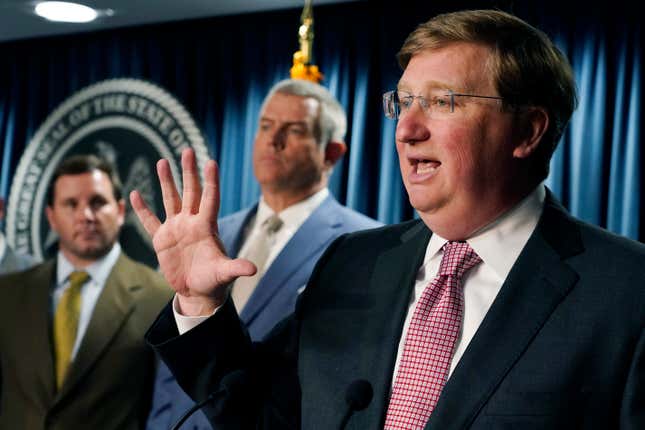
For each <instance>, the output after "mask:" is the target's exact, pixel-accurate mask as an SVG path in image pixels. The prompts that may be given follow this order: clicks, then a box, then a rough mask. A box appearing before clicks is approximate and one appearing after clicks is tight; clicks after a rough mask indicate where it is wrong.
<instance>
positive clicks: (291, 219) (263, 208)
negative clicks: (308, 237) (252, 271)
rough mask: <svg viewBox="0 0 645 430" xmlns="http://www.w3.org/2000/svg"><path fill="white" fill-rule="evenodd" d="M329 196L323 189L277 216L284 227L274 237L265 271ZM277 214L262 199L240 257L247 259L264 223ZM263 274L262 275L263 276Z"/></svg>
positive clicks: (250, 225) (245, 236)
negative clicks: (251, 245)
mask: <svg viewBox="0 0 645 430" xmlns="http://www.w3.org/2000/svg"><path fill="white" fill-rule="evenodd" d="M327 196H329V190H328V189H327V188H323V189H322V190H320V191H318V192H317V193H315V194H313V195H311V196H310V197H307V198H306V199H304V200H302V201H300V202H298V203H296V204H295V205H291V206H289V207H288V208H286V209H284V210H283V211H281V212H280V213H278V214H277V215H278V216H279V217H280V219H281V220H282V223H283V224H282V227H280V230H278V231H277V232H276V233H275V234H274V235H273V236H272V237H273V242H272V243H271V247H270V251H269V256H268V257H267V260H266V262H265V263H264V270H263V272H264V271H266V269H268V268H269V267H270V266H271V263H273V260H275V258H276V257H277V256H278V254H280V252H281V251H282V249H283V248H284V247H285V246H286V245H287V243H288V242H289V241H290V240H291V238H292V237H293V235H294V234H296V232H297V231H298V229H299V228H300V226H301V225H302V224H304V222H305V221H306V220H307V218H309V216H310V215H311V213H312V212H313V211H314V210H316V208H318V206H320V205H321V203H322V202H323V201H324V200H325V199H326V198H327ZM274 214H275V212H273V209H271V208H270V207H269V206H268V205H267V204H266V202H265V201H264V198H262V197H260V202H259V203H258V210H257V212H256V213H255V217H253V219H252V220H251V221H250V222H249V223H248V225H247V226H246V227H245V229H244V243H243V245H242V247H241V248H240V252H239V253H238V257H241V258H246V256H247V255H248V254H249V244H251V243H255V241H254V240H252V239H253V238H254V237H255V236H257V235H258V234H260V233H261V230H262V229H261V226H262V224H264V222H265V221H266V220H267V219H269V218H270V217H271V216H273V215H274ZM262 274H263V273H260V275H262Z"/></svg>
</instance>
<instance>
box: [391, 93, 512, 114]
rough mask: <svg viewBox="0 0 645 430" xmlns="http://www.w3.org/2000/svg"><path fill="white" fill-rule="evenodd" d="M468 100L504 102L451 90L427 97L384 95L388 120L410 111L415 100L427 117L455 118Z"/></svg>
mask: <svg viewBox="0 0 645 430" xmlns="http://www.w3.org/2000/svg"><path fill="white" fill-rule="evenodd" d="M467 98H477V99H492V100H503V98H502V97H495V96H480V95H476V94H461V93H454V92H452V91H450V90H442V91H440V92H437V93H436V94H432V95H430V96H427V97H426V96H415V95H413V94H410V93H408V92H406V91H396V90H395V91H388V92H386V93H385V94H383V112H385V116H386V117H387V118H390V119H398V118H400V116H401V114H402V113H405V112H407V111H409V110H410V108H411V107H412V104H413V103H414V99H417V100H419V106H421V108H422V109H423V111H424V112H425V113H426V115H428V116H430V117H432V118H443V117H448V116H454V113H455V112H456V111H458V110H459V108H460V107H462V105H463V103H464V100H465V99H467Z"/></svg>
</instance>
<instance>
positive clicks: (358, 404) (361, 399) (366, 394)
mask: <svg viewBox="0 0 645 430" xmlns="http://www.w3.org/2000/svg"><path fill="white" fill-rule="evenodd" d="M373 395H374V391H373V390H372V384H370V383H369V382H368V381H366V380H365V379H357V380H355V381H354V382H352V383H351V384H349V386H348V387H347V391H346V392H345V402H347V406H348V408H347V412H345V415H344V416H343V419H342V421H341V422H340V426H339V427H338V430H343V429H344V428H345V426H346V425H347V423H348V422H349V418H350V417H351V416H352V414H353V413H354V412H356V411H362V410H363V409H365V408H366V407H367V405H369V404H370V402H371V401H372V396H373Z"/></svg>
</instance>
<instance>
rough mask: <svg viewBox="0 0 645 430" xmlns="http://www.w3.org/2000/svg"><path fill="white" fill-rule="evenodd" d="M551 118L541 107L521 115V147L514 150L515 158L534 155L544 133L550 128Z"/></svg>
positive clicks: (519, 129)
mask: <svg viewBox="0 0 645 430" xmlns="http://www.w3.org/2000/svg"><path fill="white" fill-rule="evenodd" d="M549 124H550V118H549V114H548V113H547V111H546V110H545V109H544V108H542V107H539V106H531V107H529V108H526V109H525V110H522V111H521V112H520V113H519V126H518V130H517V132H518V134H519V139H518V140H519V142H520V143H519V145H517V146H516V147H515V149H514V150H513V156H514V157H515V158H528V157H529V156H530V155H531V154H533V153H534V152H535V151H536V149H537V147H538V145H539V144H540V142H541V141H542V137H543V136H544V133H546V131H547V129H548V128H549Z"/></svg>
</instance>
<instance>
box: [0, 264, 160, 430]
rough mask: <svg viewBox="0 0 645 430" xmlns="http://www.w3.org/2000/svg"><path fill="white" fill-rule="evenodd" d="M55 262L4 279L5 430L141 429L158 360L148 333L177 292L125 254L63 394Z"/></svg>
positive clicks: (0, 350)
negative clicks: (55, 334) (55, 329)
mask: <svg viewBox="0 0 645 430" xmlns="http://www.w3.org/2000/svg"><path fill="white" fill-rule="evenodd" d="M55 273H56V271H55V262H54V261H48V262H45V263H43V264H40V265H38V266H35V267H33V268H31V269H29V270H27V271H24V272H19V273H14V274H11V275H7V276H3V277H0V364H1V367H0V385H1V391H0V396H1V397H0V429H2V430H15V429H21V430H23V429H24V430H37V429H51V430H75V429H79V430H80V429H100V430H108V429H115V430H116V429H118V430H129V429H141V428H143V425H144V423H145V418H146V414H147V411H148V408H149V404H150V397H151V393H152V381H153V376H154V370H155V365H154V363H155V360H154V357H153V352H152V350H151V349H150V348H149V347H148V346H147V345H146V344H145V342H144V340H143V335H144V333H145V331H146V330H147V328H148V327H149V326H150V324H151V323H152V321H153V320H154V318H155V316H156V315H157V314H158V313H159V311H160V310H161V308H162V307H163V306H164V304H166V303H167V302H168V300H169V299H170V297H171V295H172V292H171V290H170V288H169V287H168V286H167V284H166V283H165V282H164V280H163V278H162V277H161V276H160V275H159V274H158V273H157V272H155V271H153V270H151V269H149V268H147V267H145V266H143V265H142V264H139V263H135V262H134V261H132V260H131V259H129V258H128V257H126V256H125V255H124V254H121V256H120V257H119V259H118V260H117V262H116V264H115V266H114V268H113V269H112V272H111V273H110V275H109V277H108V279H107V281H106V284H105V288H104V289H103V291H102V292H101V295H100V297H99V299H98V301H97V302H96V307H95V308H94V312H93V314H92V318H91V320H90V324H89V326H88V328H87V332H86V333H85V336H84V337H83V340H82V342H81V346H80V349H79V351H78V353H77V355H76V358H75V360H74V361H73V362H72V364H71V367H70V370H69V373H68V376H67V378H66V379H65V382H64V384H63V386H62V387H61V389H60V390H57V389H56V384H55V370H54V369H55V367H54V357H53V342H52V312H51V304H50V300H51V298H50V295H51V294H50V291H51V288H52V285H53V282H54V278H55Z"/></svg>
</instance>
